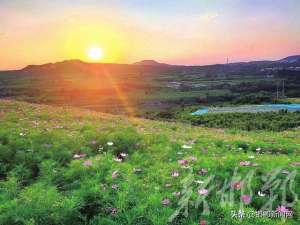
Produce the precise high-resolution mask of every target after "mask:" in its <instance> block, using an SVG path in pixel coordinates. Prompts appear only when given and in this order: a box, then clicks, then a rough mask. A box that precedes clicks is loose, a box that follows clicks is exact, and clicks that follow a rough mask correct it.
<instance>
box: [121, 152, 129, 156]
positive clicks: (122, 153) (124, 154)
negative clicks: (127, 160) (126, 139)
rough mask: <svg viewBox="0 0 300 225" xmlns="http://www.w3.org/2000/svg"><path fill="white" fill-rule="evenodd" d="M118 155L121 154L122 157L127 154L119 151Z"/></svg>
mask: <svg viewBox="0 0 300 225" xmlns="http://www.w3.org/2000/svg"><path fill="white" fill-rule="evenodd" d="M120 155H121V156H122V157H126V156H127V155H128V154H127V153H124V152H121V153H120Z"/></svg>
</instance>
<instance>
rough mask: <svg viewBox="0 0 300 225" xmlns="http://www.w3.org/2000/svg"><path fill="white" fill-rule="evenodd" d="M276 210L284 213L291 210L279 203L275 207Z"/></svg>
mask: <svg viewBox="0 0 300 225" xmlns="http://www.w3.org/2000/svg"><path fill="white" fill-rule="evenodd" d="M276 211H277V212H280V213H286V212H291V210H290V209H289V208H288V207H286V206H284V205H279V206H278V207H277V208H276Z"/></svg>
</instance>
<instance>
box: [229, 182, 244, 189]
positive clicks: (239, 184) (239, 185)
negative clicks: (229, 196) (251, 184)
mask: <svg viewBox="0 0 300 225" xmlns="http://www.w3.org/2000/svg"><path fill="white" fill-rule="evenodd" d="M231 187H232V188H233V189H236V190H239V189H241V187H242V183H240V182H236V183H233V184H232V185H231Z"/></svg>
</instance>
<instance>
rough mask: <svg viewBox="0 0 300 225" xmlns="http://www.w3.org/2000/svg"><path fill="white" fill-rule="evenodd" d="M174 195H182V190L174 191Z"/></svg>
mask: <svg viewBox="0 0 300 225" xmlns="http://www.w3.org/2000/svg"><path fill="white" fill-rule="evenodd" d="M172 195H174V196H176V197H178V196H180V195H181V192H180V191H174V192H173V193H172Z"/></svg>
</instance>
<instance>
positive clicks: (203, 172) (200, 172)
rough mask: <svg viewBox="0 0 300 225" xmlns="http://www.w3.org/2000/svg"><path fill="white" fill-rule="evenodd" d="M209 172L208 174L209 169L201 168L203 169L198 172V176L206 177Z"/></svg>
mask: <svg viewBox="0 0 300 225" xmlns="http://www.w3.org/2000/svg"><path fill="white" fill-rule="evenodd" d="M207 172H208V170H207V169H205V168H201V169H200V170H199V171H198V174H199V175H201V176H203V175H205V174H206V173H207Z"/></svg>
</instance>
